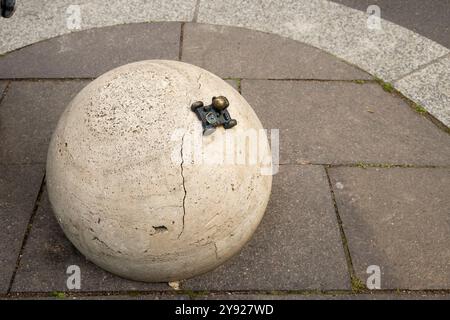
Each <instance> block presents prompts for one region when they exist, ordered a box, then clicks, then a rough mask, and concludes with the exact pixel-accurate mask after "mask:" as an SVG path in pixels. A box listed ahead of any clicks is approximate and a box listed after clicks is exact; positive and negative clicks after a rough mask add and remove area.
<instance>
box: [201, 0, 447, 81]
mask: <svg viewBox="0 0 450 320" xmlns="http://www.w3.org/2000/svg"><path fill="white" fill-rule="evenodd" d="M367 18H368V16H367V15H366V14H365V13H364V12H361V11H359V10H354V9H350V8H348V7H346V6H343V5H339V4H337V3H333V2H330V1H326V0H315V1H310V0H290V1H278V2H277V1H271V0H249V1H245V2H242V1H237V0H212V1H201V2H200V8H199V13H198V19H197V22H200V23H211V24H218V25H228V26H237V27H246V28H250V29H254V30H259V31H266V32H271V33H275V34H278V35H281V36H286V37H289V38H291V39H293V40H298V41H302V42H305V43H307V44H310V45H312V46H314V47H317V48H319V49H322V50H325V51H327V52H330V53H332V54H333V55H335V56H337V57H339V58H342V59H344V60H346V61H349V62H350V63H352V64H355V65H357V66H359V67H360V68H362V69H363V70H366V71H367V72H369V73H371V74H373V75H375V76H377V77H379V78H382V79H383V80H386V81H392V80H394V79H398V78H401V77H402V76H403V75H405V74H407V73H409V72H411V71H413V70H415V69H416V68H418V67H419V66H421V65H423V64H426V63H428V62H430V61H432V60H434V59H436V58H438V57H441V56H443V55H445V54H447V53H448V52H449V50H448V49H447V48H445V47H443V46H441V45H439V44H437V43H435V42H433V41H431V40H429V39H427V38H424V37H421V36H419V35H418V34H416V33H414V32H412V31H410V30H407V29H405V28H402V27H400V26H398V25H396V24H393V23H391V22H389V21H386V20H382V30H371V29H369V28H368V27H367Z"/></svg>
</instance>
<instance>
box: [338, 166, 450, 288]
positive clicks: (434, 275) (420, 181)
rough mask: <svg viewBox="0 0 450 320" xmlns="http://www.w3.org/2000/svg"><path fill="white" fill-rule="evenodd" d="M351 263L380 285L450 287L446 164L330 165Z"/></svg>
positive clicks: (448, 176)
mask: <svg viewBox="0 0 450 320" xmlns="http://www.w3.org/2000/svg"><path fill="white" fill-rule="evenodd" d="M330 175H331V180H332V184H333V186H335V185H336V184H337V183H340V187H339V188H336V187H334V192H335V195H336V202H337V206H338V209H339V213H340V216H341V218H342V221H343V226H344V231H345V234H346V236H347V240H348V245H349V249H350V253H351V256H352V260H353V266H354V268H355V271H356V273H357V276H358V277H359V278H360V279H362V280H363V281H364V282H365V279H367V277H368V275H367V273H366V269H367V267H368V266H370V265H378V266H380V268H381V288H382V289H395V288H400V289H449V288H450V277H449V274H450V264H449V263H448V262H449V261H450V247H449V243H450V224H449V212H450V197H449V196H448V195H449V192H448V190H449V188H450V169H416V168H409V169H403V168H391V169H374V168H372V169H360V168H332V169H330Z"/></svg>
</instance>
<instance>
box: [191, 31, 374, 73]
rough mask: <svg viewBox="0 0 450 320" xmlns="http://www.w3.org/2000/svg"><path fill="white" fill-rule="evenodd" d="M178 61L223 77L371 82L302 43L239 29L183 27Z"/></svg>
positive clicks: (331, 57) (356, 71)
mask: <svg viewBox="0 0 450 320" xmlns="http://www.w3.org/2000/svg"><path fill="white" fill-rule="evenodd" d="M182 52H183V54H182V60H183V61H186V62H189V63H192V64H195V65H198V66H199V67H202V68H205V69H207V70H209V71H211V72H213V73H215V74H217V75H219V76H221V77H226V78H233V77H235V78H253V79H254V78H257V79H371V76H370V75H369V74H367V73H365V72H363V71H361V70H359V69H357V68H356V67H354V66H351V65H349V64H347V63H345V62H343V61H341V60H339V59H336V58H335V57H333V56H331V55H329V54H327V53H325V52H323V51H321V50H319V49H316V48H313V47H310V46H308V45H306V44H303V43H300V42H297V41H294V40H291V39H288V38H282V37H279V36H276V35H273V34H267V33H263V32H255V31H252V30H247V29H243V28H231V27H223V26H214V25H202V24H185V26H184V32H183V50H182Z"/></svg>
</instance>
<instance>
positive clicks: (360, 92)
mask: <svg viewBox="0 0 450 320" xmlns="http://www.w3.org/2000/svg"><path fill="white" fill-rule="evenodd" d="M241 86H242V94H243V95H244V97H245V98H246V99H247V101H248V102H249V103H250V105H251V106H252V107H253V108H254V109H255V111H256V113H257V114H258V116H259V118H260V119H261V121H262V123H263V125H264V127H265V128H270V129H272V128H278V129H280V148H281V150H280V159H281V163H304V162H313V163H334V164H342V163H356V162H369V163H391V164H415V165H449V164H450V135H448V134H447V133H446V132H444V131H442V130H440V129H438V128H437V127H436V126H435V125H434V124H433V123H432V122H431V121H429V120H428V119H426V118H425V117H423V116H422V115H420V114H418V113H416V112H415V111H413V110H412V109H411V108H410V107H409V106H408V105H407V103H406V102H405V101H403V100H402V99H401V98H399V97H397V96H396V95H394V94H389V93H387V92H385V91H383V89H382V88H381V87H380V86H379V85H378V84H376V83H366V84H357V83H348V82H318V81H262V80H243V81H242V83H241Z"/></svg>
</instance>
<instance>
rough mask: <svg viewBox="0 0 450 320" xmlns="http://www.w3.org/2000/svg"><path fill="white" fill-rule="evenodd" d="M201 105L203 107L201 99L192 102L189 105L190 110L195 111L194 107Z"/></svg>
mask: <svg viewBox="0 0 450 320" xmlns="http://www.w3.org/2000/svg"><path fill="white" fill-rule="evenodd" d="M201 107H203V102H202V101H197V102H194V103H193V104H192V105H191V110H192V111H195V109H197V108H201Z"/></svg>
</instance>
